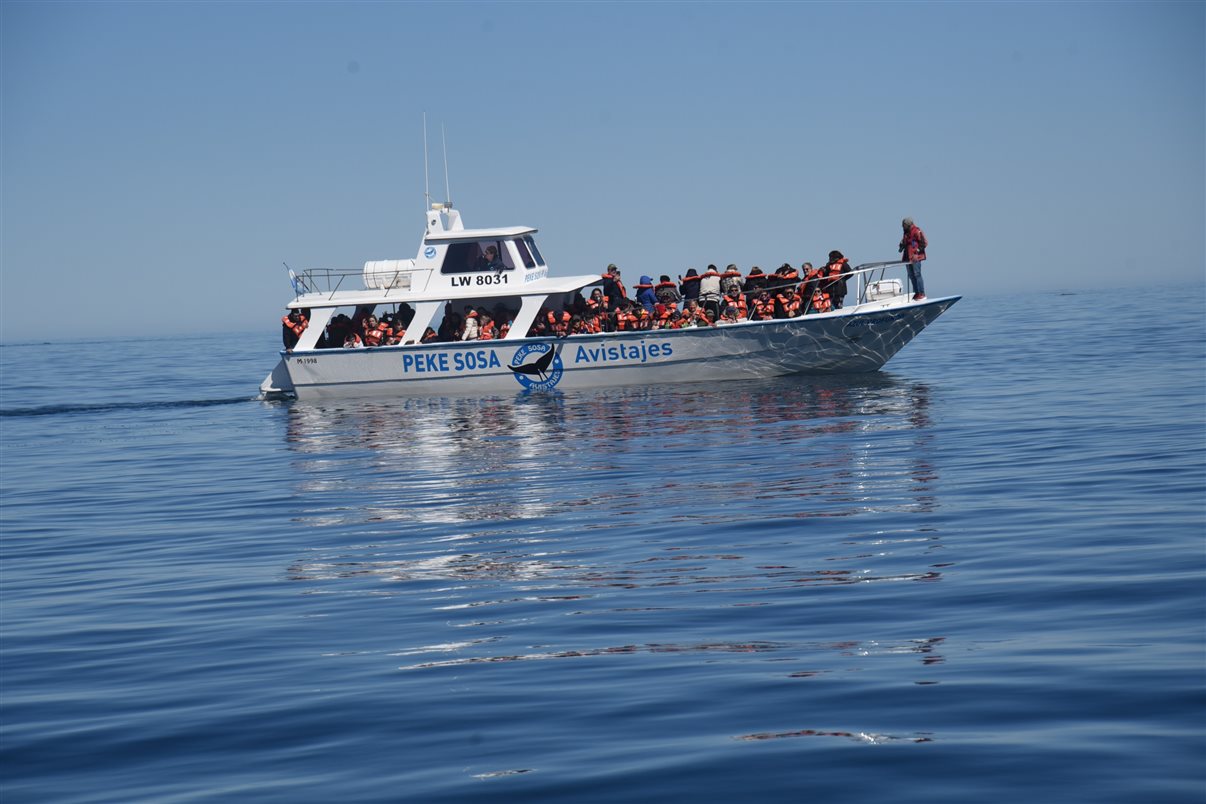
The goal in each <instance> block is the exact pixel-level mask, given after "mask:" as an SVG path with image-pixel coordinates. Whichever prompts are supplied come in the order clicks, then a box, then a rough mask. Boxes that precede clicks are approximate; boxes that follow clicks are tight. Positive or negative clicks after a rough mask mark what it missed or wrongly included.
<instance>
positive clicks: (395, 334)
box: [385, 316, 406, 346]
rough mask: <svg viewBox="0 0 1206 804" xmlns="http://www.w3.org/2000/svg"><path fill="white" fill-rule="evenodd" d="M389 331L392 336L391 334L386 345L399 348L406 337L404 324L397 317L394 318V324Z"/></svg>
mask: <svg viewBox="0 0 1206 804" xmlns="http://www.w3.org/2000/svg"><path fill="white" fill-rule="evenodd" d="M389 329H390V334H389V337H388V338H387V339H386V340H385V345H386V346H397V345H399V344H400V343H402V340H403V339H404V338H405V337H406V328H405V327H403V326H402V322H401V321H399V320H398V317H397V316H394V323H393V324H392V325H391V326H390V328H389Z"/></svg>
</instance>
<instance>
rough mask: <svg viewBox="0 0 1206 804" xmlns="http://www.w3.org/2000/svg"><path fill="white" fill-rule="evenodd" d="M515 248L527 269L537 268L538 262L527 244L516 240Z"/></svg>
mask: <svg viewBox="0 0 1206 804" xmlns="http://www.w3.org/2000/svg"><path fill="white" fill-rule="evenodd" d="M515 247H516V248H518V249H519V256H520V257H521V258H522V259H523V265H524V267H525V268H535V267H536V260H535V259H533V258H532V252H530V251H528V247H527V244H525V243H524V241H523V240H516V241H515Z"/></svg>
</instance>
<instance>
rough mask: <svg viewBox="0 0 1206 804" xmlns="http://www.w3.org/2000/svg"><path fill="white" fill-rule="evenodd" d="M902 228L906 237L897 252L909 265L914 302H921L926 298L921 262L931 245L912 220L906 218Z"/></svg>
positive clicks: (902, 222) (902, 239)
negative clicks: (927, 247)
mask: <svg viewBox="0 0 1206 804" xmlns="http://www.w3.org/2000/svg"><path fill="white" fill-rule="evenodd" d="M900 226H901V228H902V229H903V230H904V236H903V237H901V238H900V245H899V246H898V247H897V249H896V250H897V251H899V252H900V253H901V254H903V255H904V260H905V262H907V263H908V264H909V285H910V286H912V288H913V301H921V300H922V299H924V298H925V282H923V281H922V279H921V261H922V260H924V259H925V249H926V246H928V245H929V243H927V242H926V239H925V232H923V231H921V227H920V226H918V225H917V224H915V223H913V219H912V218H905V219H904V220H902V221H901V222H900Z"/></svg>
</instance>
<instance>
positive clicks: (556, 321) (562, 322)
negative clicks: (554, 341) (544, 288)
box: [545, 310, 572, 338]
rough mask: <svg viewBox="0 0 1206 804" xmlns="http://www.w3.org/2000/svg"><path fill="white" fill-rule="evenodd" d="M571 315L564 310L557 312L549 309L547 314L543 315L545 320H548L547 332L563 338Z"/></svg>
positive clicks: (567, 330) (567, 331)
mask: <svg viewBox="0 0 1206 804" xmlns="http://www.w3.org/2000/svg"><path fill="white" fill-rule="evenodd" d="M571 317H572V316H570V314H569V313H567V312H566V311H564V310H561V311H559V312H558V311H553V310H549V312H548V314H547V315H546V316H545V320H546V321H548V324H549V334H550V335H556V336H557V337H559V338H564V337H565V336H566V335H567V334H568V333H569V324H570V318H571Z"/></svg>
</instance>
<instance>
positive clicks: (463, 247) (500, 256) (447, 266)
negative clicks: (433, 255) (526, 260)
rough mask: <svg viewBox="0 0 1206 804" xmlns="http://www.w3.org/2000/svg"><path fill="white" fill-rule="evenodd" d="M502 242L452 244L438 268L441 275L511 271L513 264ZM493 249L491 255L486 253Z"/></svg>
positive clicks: (481, 241) (485, 241) (482, 241)
mask: <svg viewBox="0 0 1206 804" xmlns="http://www.w3.org/2000/svg"><path fill="white" fill-rule="evenodd" d="M504 246H505V244H504V242H503V241H502V240H473V241H470V242H468V243H452V244H450V245H449V246H448V251H447V253H446V254H445V255H444V264H443V265H441V266H440V273H442V274H466V273H475V272H480V271H491V272H493V271H512V270H514V269H515V264H514V263H513V262H512V260H511V255H510V254H508V253H507V249H506V248H505V247H504ZM490 249H493V254H490V253H488V252H489V250H490Z"/></svg>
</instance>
